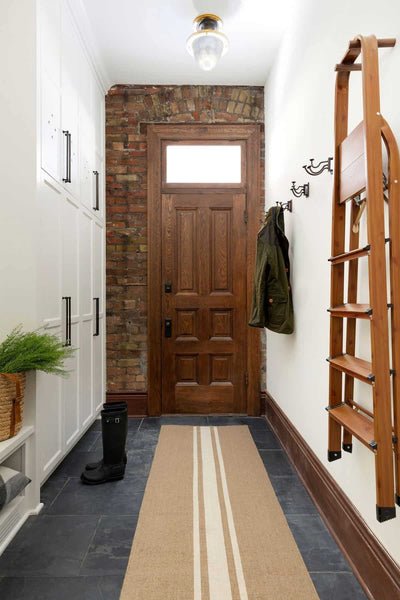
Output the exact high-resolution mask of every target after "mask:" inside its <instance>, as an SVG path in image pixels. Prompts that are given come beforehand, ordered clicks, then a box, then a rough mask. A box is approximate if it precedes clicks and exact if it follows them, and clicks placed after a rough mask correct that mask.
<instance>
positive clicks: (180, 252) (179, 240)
mask: <svg viewBox="0 0 400 600" xmlns="http://www.w3.org/2000/svg"><path fill="white" fill-rule="evenodd" d="M175 220H176V221H175V222H176V230H175V231H176V233H175V236H176V237H175V239H176V248H175V257H176V260H175V270H174V271H175V274H176V288H175V289H176V293H177V294H198V293H199V268H198V266H199V265H198V262H199V256H198V250H199V249H198V244H197V233H198V210H197V209H181V208H178V209H177V210H176V213H175Z"/></svg>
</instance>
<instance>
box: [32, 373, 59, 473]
mask: <svg viewBox="0 0 400 600" xmlns="http://www.w3.org/2000/svg"><path fill="white" fill-rule="evenodd" d="M36 410H37V418H36V440H37V457H38V473H39V479H40V482H43V481H44V480H45V479H47V477H48V476H49V474H50V473H51V472H52V471H53V470H54V468H55V466H56V465H57V463H58V462H59V461H60V459H61V458H62V456H63V453H64V447H63V433H62V421H63V407H62V398H61V379H60V377H56V376H55V375H48V374H47V373H42V372H41V371H37V374H36Z"/></svg>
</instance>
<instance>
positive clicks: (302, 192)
mask: <svg viewBox="0 0 400 600" xmlns="http://www.w3.org/2000/svg"><path fill="white" fill-rule="evenodd" d="M290 191H291V192H292V194H293V196H296V198H300V196H305V197H306V198H308V196H309V195H310V184H309V183H305V184H304V185H299V186H297V187H296V182H295V181H292V187H291V188H290Z"/></svg>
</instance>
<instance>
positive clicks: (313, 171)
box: [303, 156, 333, 177]
mask: <svg viewBox="0 0 400 600" xmlns="http://www.w3.org/2000/svg"><path fill="white" fill-rule="evenodd" d="M332 161H333V157H332V156H330V157H329V158H328V160H321V162H320V163H318V164H317V165H314V159H313V158H310V164H309V165H303V169H305V170H306V172H307V173H308V174H309V175H313V176H314V177H315V176H316V175H321V173H323V172H324V171H329V173H330V174H331V175H332V173H333V169H332Z"/></svg>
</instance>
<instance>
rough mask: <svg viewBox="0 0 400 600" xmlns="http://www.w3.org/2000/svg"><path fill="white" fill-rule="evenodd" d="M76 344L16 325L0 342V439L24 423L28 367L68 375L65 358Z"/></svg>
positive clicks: (12, 432) (31, 369) (13, 432)
mask: <svg viewBox="0 0 400 600" xmlns="http://www.w3.org/2000/svg"><path fill="white" fill-rule="evenodd" d="M74 352H75V348H71V347H70V346H63V344H62V343H61V342H60V340H59V339H58V337H56V336H54V335H49V334H48V333H44V332H40V331H30V332H23V331H22V326H21V325H19V326H18V327H15V328H14V329H13V330H12V331H11V332H10V333H9V335H8V336H7V337H6V339H5V340H4V341H3V342H2V343H0V442H1V441H3V440H6V439H8V438H11V437H13V436H14V435H16V434H17V433H18V432H19V431H20V429H21V427H22V416H23V408H24V395H25V384H26V372H27V371H45V372H46V373H53V374H55V375H60V376H62V377H65V376H67V375H68V371H67V370H66V369H65V368H64V361H65V360H66V359H67V358H69V357H71V356H72V355H73V354H74Z"/></svg>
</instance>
